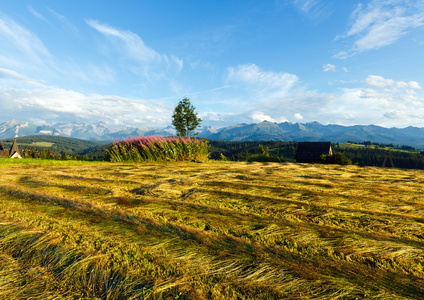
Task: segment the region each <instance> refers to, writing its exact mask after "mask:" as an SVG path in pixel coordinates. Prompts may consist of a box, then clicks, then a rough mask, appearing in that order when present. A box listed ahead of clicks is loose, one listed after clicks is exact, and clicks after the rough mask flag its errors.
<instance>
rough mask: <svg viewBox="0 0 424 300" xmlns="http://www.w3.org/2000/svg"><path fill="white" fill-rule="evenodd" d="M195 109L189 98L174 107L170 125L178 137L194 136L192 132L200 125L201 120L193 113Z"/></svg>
mask: <svg viewBox="0 0 424 300" xmlns="http://www.w3.org/2000/svg"><path fill="white" fill-rule="evenodd" d="M194 110H195V107H194V106H193V105H192V104H191V102H190V99H189V98H184V99H183V100H181V101H180V102H179V103H178V105H177V106H176V107H175V110H174V114H173V115H172V125H173V126H174V127H175V130H176V131H177V135H178V136H182V137H189V136H196V135H197V133H195V132H194V131H195V130H196V128H197V127H198V126H199V125H200V122H201V121H202V119H201V118H198V117H197V113H196V112H195V111H194Z"/></svg>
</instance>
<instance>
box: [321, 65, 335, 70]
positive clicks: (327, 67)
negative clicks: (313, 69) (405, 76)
mask: <svg viewBox="0 0 424 300" xmlns="http://www.w3.org/2000/svg"><path fill="white" fill-rule="evenodd" d="M322 71H323V72H329V71H336V66H335V65H332V64H325V65H323V66H322Z"/></svg>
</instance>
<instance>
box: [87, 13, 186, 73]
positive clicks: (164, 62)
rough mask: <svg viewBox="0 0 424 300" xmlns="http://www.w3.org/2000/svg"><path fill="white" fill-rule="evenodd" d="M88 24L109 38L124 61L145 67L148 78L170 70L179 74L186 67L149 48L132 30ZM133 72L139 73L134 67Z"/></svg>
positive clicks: (177, 59)
mask: <svg viewBox="0 0 424 300" xmlns="http://www.w3.org/2000/svg"><path fill="white" fill-rule="evenodd" d="M86 22H87V24H88V25H89V26H90V27H92V28H93V29H95V30H97V31H98V32H99V33H101V34H102V35H104V36H105V37H107V38H108V39H109V41H110V42H112V44H113V46H114V48H115V49H116V50H117V51H119V53H120V54H121V55H122V57H123V58H124V59H129V60H131V61H135V62H137V63H139V64H140V65H141V66H142V67H143V68H142V70H143V73H144V75H145V76H146V77H149V76H150V75H151V72H153V73H157V72H159V73H161V72H167V71H169V70H170V68H171V70H173V71H174V72H176V73H178V72H180V71H181V70H182V68H183V66H184V63H183V60H182V59H180V58H178V57H176V56H175V55H172V54H171V55H169V56H168V55H165V54H160V53H158V52H157V51H155V50H154V49H152V48H150V47H148V46H147V45H146V44H145V43H144V41H143V40H142V39H141V38H140V36H138V35H137V34H135V33H134V32H132V31H130V30H118V29H116V28H114V27H112V26H109V25H105V24H101V23H99V22H98V21H95V20H86ZM132 70H133V71H134V70H137V71H135V72H138V71H139V70H138V69H137V68H134V67H132ZM152 70H153V71H152Z"/></svg>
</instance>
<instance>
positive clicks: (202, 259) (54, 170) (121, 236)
mask: <svg viewBox="0 0 424 300" xmlns="http://www.w3.org/2000/svg"><path fill="white" fill-rule="evenodd" d="M0 174H1V175H0V199H1V201H0V299H12V300H13V299H364V298H365V299H423V297H424V270H423V267H424V201H423V197H422V194H423V190H424V172H423V171H419V170H401V169H382V168H374V167H358V166H335V165H319V164H294V163H247V162H218V161H204V162H201V163H199V162H197V163H196V162H143V163H128V162H117V163H111V162H84V161H49V160H30V159H24V160H10V159H2V160H0Z"/></svg>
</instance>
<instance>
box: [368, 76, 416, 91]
mask: <svg viewBox="0 0 424 300" xmlns="http://www.w3.org/2000/svg"><path fill="white" fill-rule="evenodd" d="M365 81H366V82H367V84H368V85H370V86H372V87H376V88H381V89H384V88H400V89H421V86H420V84H419V83H418V82H416V81H409V82H403V81H394V80H393V79H385V78H383V77H381V76H376V75H369V76H368V77H367V78H366V80H365Z"/></svg>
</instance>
